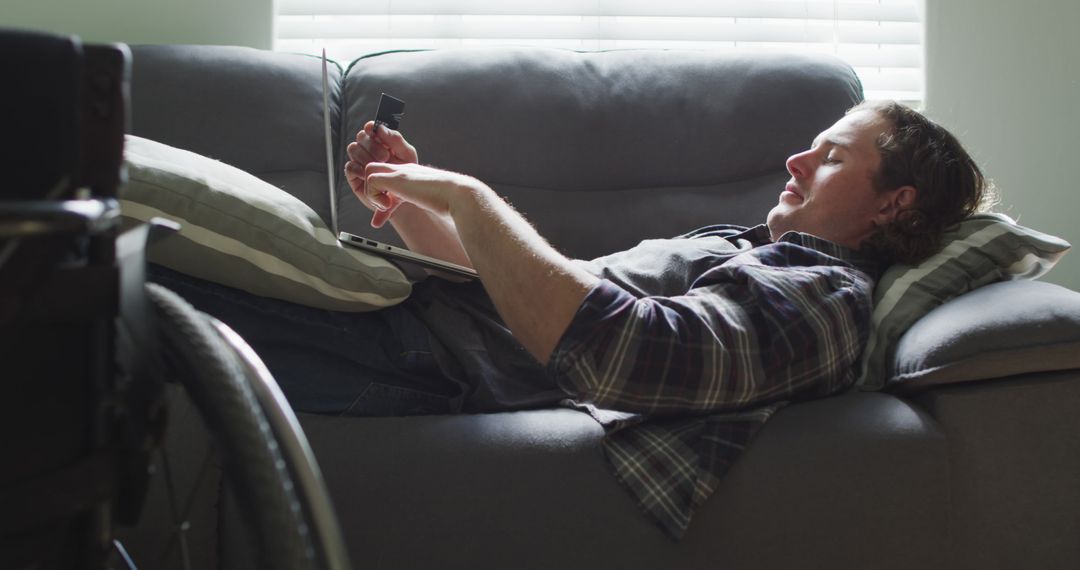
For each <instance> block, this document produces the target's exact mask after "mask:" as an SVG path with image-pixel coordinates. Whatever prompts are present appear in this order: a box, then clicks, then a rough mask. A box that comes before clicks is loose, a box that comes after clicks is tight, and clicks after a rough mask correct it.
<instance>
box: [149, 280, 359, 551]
mask: <svg viewBox="0 0 1080 570" xmlns="http://www.w3.org/2000/svg"><path fill="white" fill-rule="evenodd" d="M146 292H147V297H148V298H149V300H150V302H151V304H152V305H153V306H154V308H155V313H156V321H157V328H158V332H159V337H160V342H161V354H162V360H163V363H162V364H163V365H164V368H165V370H166V374H167V376H168V377H170V378H172V379H175V380H176V381H177V382H178V383H179V384H181V385H183V386H184V388H185V389H186V391H187V393H188V395H189V397H190V398H191V401H192V402H193V404H194V406H195V408H196V409H197V410H198V411H199V414H200V415H201V416H202V419H203V422H204V423H205V424H206V427H207V429H208V430H209V432H210V434H211V436H212V437H213V438H214V440H215V442H216V445H217V447H218V449H219V451H220V455H221V460H222V463H223V467H224V471H225V473H226V477H227V481H228V482H229V484H230V485H231V488H232V490H233V493H234V495H235V497H236V500H237V504H238V506H239V510H240V513H241V516H242V517H243V519H244V522H245V523H246V525H247V527H248V528H249V529H251V530H252V532H251V536H252V538H253V540H254V542H255V543H254V544H253V545H252V546H253V547H254V551H255V553H256V556H257V558H258V567H259V568H267V569H278V568H280V569H290V570H291V569H308V568H311V569H314V568H328V569H332V570H338V569H342V570H344V569H346V568H349V567H350V566H349V562H348V559H347V555H346V552H345V547H344V541H343V540H342V537H341V531H340V528H339V527H338V525H337V519H336V517H335V516H334V513H333V510H332V507H331V504H330V500H329V497H328V495H327V492H326V487H325V485H324V484H323V481H322V477H321V474H320V473H319V471H318V466H317V463H316V462H315V460H314V455H313V454H312V452H311V449H310V447H309V446H308V444H307V440H306V438H305V437H304V435H303V431H302V430H300V428H299V423H298V421H297V420H296V417H295V416H294V415H293V413H292V411H291V408H289V406H288V404H287V403H286V402H285V399H284V396H283V395H282V394H281V391H280V389H279V388H278V387H277V384H276V383H275V382H274V380H273V378H272V377H271V376H270V374H269V372H267V371H266V368H265V366H263V364H262V362H261V361H260V360H259V359H258V357H257V356H256V355H255V353H254V351H252V350H251V348H250V347H248V346H247V344H246V343H244V342H243V340H242V339H240V337H239V336H238V335H236V334H235V333H234V332H232V331H231V330H230V329H228V327H226V326H225V325H224V324H222V323H220V322H217V321H215V320H214V319H212V318H210V317H208V316H207V315H205V314H203V313H200V312H199V311H197V310H196V309H194V308H193V307H192V306H191V305H190V304H188V303H187V302H186V301H184V300H183V299H182V298H180V297H179V296H178V295H176V294H175V293H173V292H171V291H169V290H168V289H165V288H164V287H161V286H159V285H156V284H153V283H148V284H146Z"/></svg>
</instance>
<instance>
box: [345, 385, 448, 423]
mask: <svg viewBox="0 0 1080 570" xmlns="http://www.w3.org/2000/svg"><path fill="white" fill-rule="evenodd" d="M450 401H451V397H450V396H445V395H442V394H434V393H431V392H425V391H422V390H416V389H413V388H403V387H401V386H394V385H391V384H380V383H378V382H372V383H371V384H368V386H367V387H366V388H364V391H363V392H361V393H360V395H359V396H357V397H356V399H355V400H353V402H352V404H350V405H349V407H348V408H347V409H346V410H345V411H344V412H342V415H345V416H422V415H433V414H448V413H450V411H451V407H450Z"/></svg>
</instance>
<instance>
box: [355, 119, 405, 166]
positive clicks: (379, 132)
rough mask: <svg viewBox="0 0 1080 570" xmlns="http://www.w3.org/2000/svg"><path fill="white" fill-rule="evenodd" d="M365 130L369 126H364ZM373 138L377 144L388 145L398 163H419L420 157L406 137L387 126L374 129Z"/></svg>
mask: <svg viewBox="0 0 1080 570" xmlns="http://www.w3.org/2000/svg"><path fill="white" fill-rule="evenodd" d="M364 127H365V129H366V128H367V125H364ZM373 136H374V137H375V140H376V141H377V142H380V143H382V144H384V145H386V147H387V148H389V149H390V152H391V154H393V155H394V157H395V158H396V159H397V162H417V161H418V155H417V153H416V147H414V146H413V145H411V144H409V142H408V141H406V140H405V137H403V136H401V133H400V132H398V131H395V130H392V129H388V128H386V125H379V126H378V127H377V128H374V129H373Z"/></svg>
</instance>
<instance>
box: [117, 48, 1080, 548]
mask: <svg viewBox="0 0 1080 570" xmlns="http://www.w3.org/2000/svg"><path fill="white" fill-rule="evenodd" d="M132 53H133V62H134V65H133V72H132V88H131V101H132V121H131V132H132V133H133V134H135V135H138V136H141V137H145V138H149V139H153V140H156V141H160V142H162V143H166V144H169V145H173V146H176V147H180V148H183V149H187V150H190V151H193V152H197V153H199V154H202V155H206V156H209V157H213V158H216V159H218V160H221V161H224V162H226V163H228V164H231V165H233V166H236V167H238V168H241V169H243V170H245V171H247V172H250V173H252V174H254V175H256V176H258V177H259V178H261V179H263V180H265V181H267V182H270V183H272V184H274V185H276V186H278V187H280V188H282V189H284V190H285V191H287V192H289V193H290V194H292V195H293V196H296V197H298V198H300V199H301V200H303V201H304V202H305V203H307V204H308V205H309V206H311V207H312V208H313V209H314V210H315V211H316V212H318V213H319V214H320V215H321V216H322V217H323V219H324V220H326V221H327V223H329V221H330V211H331V205H330V197H329V195H328V190H327V186H328V185H327V179H326V174H325V173H326V157H325V151H324V143H323V138H322V137H323V130H322V122H323V116H322V83H321V66H320V61H319V59H318V58H317V57H311V56H305V55H298V54H287V53H275V52H269V51H261V50H255V49H248V48H239V47H222V46H134V47H133V48H132ZM329 79H330V93H329V95H330V106H331V117H332V124H333V141H334V146H335V149H334V160H335V170H334V172H335V173H340V172H341V161H342V157H343V156H344V150H343V149H344V145H345V144H347V143H348V142H349V141H350V140H351V138H352V136H353V134H355V132H356V131H357V129H358V128H359V126H360V125H361V124H362V123H363V121H366V120H369V119H370V118H372V115H373V114H374V109H375V106H376V102H377V100H378V97H379V94H380V93H383V92H385V93H389V94H392V95H395V96H397V97H400V98H402V99H404V100H405V101H406V102H407V109H406V116H405V119H404V121H403V123H402V131H403V132H404V134H405V135H406V136H407V138H408V139H409V140H410V141H411V142H412V143H414V144H415V145H416V146H417V147H418V149H419V150H420V158H421V161H422V162H424V163H428V164H433V165H436V166H439V167H443V168H448V169H452V170H457V171H460V172H465V173H468V174H471V175H474V176H476V177H478V178H480V179H481V180H484V181H486V182H487V183H488V184H489V185H491V186H492V187H493V188H494V189H495V190H497V191H498V192H499V193H500V194H502V195H504V196H506V197H507V199H508V200H510V201H511V202H512V204H513V205H514V206H515V207H516V208H517V209H518V210H520V211H521V212H523V213H524V214H525V216H526V217H527V218H528V219H529V220H531V221H532V222H533V223H534V224H535V226H536V227H537V228H538V230H539V231H540V233H541V234H542V235H544V236H545V237H547V238H548V239H549V240H550V241H551V242H552V243H553V244H554V245H555V246H556V247H557V248H559V249H560V250H561V251H563V252H564V253H565V254H567V255H568V256H571V257H577V258H590V257H595V256H599V255H602V254H605V253H609V252H613V251H617V250H620V249H624V248H627V247H630V246H633V245H634V244H636V243H637V242H638V241H640V240H643V239H648V238H658V237H670V236H673V235H677V234H680V233H683V232H685V231H688V230H691V229H693V228H696V227H700V226H704V225H708V224H713V223H732V224H741V225H754V224H757V223H760V222H762V221H763V220H764V216H765V213H766V212H767V211H768V210H769V208H770V207H771V206H772V205H774V204H775V203H776V199H777V194H778V191H779V189H780V188H782V185H783V182H784V181H785V180H786V179H787V178H788V176H789V175H788V174H787V172H786V170H785V167H784V162H785V159H786V158H787V157H788V156H789V155H791V154H793V153H794V152H796V151H798V150H801V149H803V148H805V147H806V146H807V145H808V144H809V143H810V141H811V140H812V139H813V138H814V136H815V135H816V134H817V133H818V132H820V131H821V130H823V129H825V128H826V127H828V126H829V125H830V124H831V123H832V122H833V121H835V120H836V119H837V118H838V117H840V116H841V115H842V114H843V112H844V111H845V109H847V108H848V107H850V106H851V105H853V104H855V103H856V102H858V101H859V100H860V99H861V97H862V88H861V85H860V83H859V81H858V79H857V77H856V76H855V74H854V73H853V71H852V70H851V68H850V67H848V66H847V65H846V64H844V63H842V62H840V61H838V60H835V59H833V58H831V57H827V56H818V55H805V54H803V55H780V54H775V55H753V56H746V55H729V54H720V53H709V52H692V51H661V50H628V51H612V52H595V53H577V52H569V51H561V50H549V49H540V48H488V49H479V48H478V49H463V50H446V51H419V52H390V53H378V54H371V55H367V56H364V57H362V58H360V59H357V60H355V61H353V62H350V63H347V64H344V65H343V66H342V65H331V66H330V78H329ZM336 176H337V196H335V197H334V200H335V202H336V203H335V206H336V209H337V211H338V217H339V223H340V229H342V230H345V231H351V232H353V233H359V234H362V235H368V236H371V237H373V238H375V239H380V240H383V241H387V242H390V243H399V244H400V241H399V240H397V238H396V236H394V235H393V233H392V231H391V230H389V229H388V228H384V229H381V230H373V229H371V228H370V227H369V226H368V224H367V220H368V219H369V217H370V214H369V213H368V212H367V211H366V210H365V209H363V207H362V206H360V205H359V204H358V203H357V202H356V200H355V198H354V197H353V196H352V195H351V193H350V191H349V189H348V187H347V185H346V184H345V182H344V180H343V178H342V177H341V176H340V174H337V175H336ZM1077 323H1080V294H1078V293H1076V292H1073V291H1070V290H1068V289H1065V288H1062V287H1059V286H1056V285H1052V284H1049V283H1044V282H1039V281H1025V280H1021V281H1009V282H1001V283H995V284H991V285H987V286H985V287H980V288H978V289H976V290H974V291H972V292H970V293H967V294H964V295H961V296H959V297H957V298H955V299H952V300H949V301H948V302H945V303H944V304H942V305H941V306H940V307H938V308H936V309H935V310H933V311H931V312H930V313H929V314H927V315H926V316H925V317H923V318H922V319H920V320H919V321H918V322H917V323H916V325H915V326H913V327H912V328H911V329H910V330H909V331H908V332H907V334H906V335H905V336H903V337H902V338H901V339H900V342H899V344H898V345H897V347H896V351H895V356H894V362H891V363H890V365H889V366H888V367H887V370H886V372H885V373H886V374H887V375H890V376H891V375H893V374H895V369H896V367H897V366H899V364H896V363H907V365H909V366H910V365H912V364H911V363H916V364H915V366H922V367H927V368H933V369H934V370H935V371H936V376H935V380H934V381H933V382H922V383H905V382H887V383H886V382H882V383H883V384H884V387H883V388H882V389H875V390H869V389H860V388H854V389H852V390H850V391H847V392H845V393H843V394H840V395H837V396H834V397H829V398H825V399H821V400H815V401H809V402H802V403H799V404H796V405H792V406H789V407H786V408H784V409H782V410H781V411H779V412H778V413H777V414H776V416H775V417H774V418H773V419H771V420H770V421H769V422H768V423H767V424H766V425H765V427H764V428H763V429H762V431H761V432H760V434H759V435H758V436H756V438H755V439H754V441H753V442H752V444H751V445H750V447H749V449H748V450H747V451H746V452H745V453H744V454H743V455H742V456H741V457H740V459H739V460H738V461H737V462H736V463H735V464H734V465H733V467H732V468H731V469H730V470H729V472H728V473H727V474H726V475H725V476H724V477H723V479H722V481H721V483H720V487H719V489H718V490H717V492H716V493H715V494H714V495H713V496H712V497H711V498H709V499H708V501H707V502H706V503H705V504H704V505H703V506H702V507H701V508H700V509H699V511H698V512H697V513H696V515H695V517H694V520H693V521H692V522H691V525H690V527H689V530H688V531H687V533H686V534H685V536H684V537H683V538H682V539H681V540H679V541H675V540H672V539H671V538H669V537H668V536H667V535H665V534H664V533H663V532H662V531H661V530H660V529H659V528H658V527H657V526H656V525H655V524H654V523H653V522H652V521H650V520H649V519H647V518H646V517H645V516H644V515H643V514H642V513H641V512H640V511H639V510H638V508H637V506H636V505H635V503H634V501H633V499H632V498H631V496H630V495H629V494H628V493H627V492H626V491H624V489H623V488H622V487H621V486H620V484H619V483H618V482H617V480H616V479H615V478H614V477H613V475H612V473H611V471H610V469H609V468H608V466H607V464H606V460H605V458H604V456H603V452H602V450H601V446H600V443H601V440H602V438H603V430H602V429H601V426H600V425H599V424H597V423H596V421H594V420H593V419H592V418H591V417H590V416H589V415H587V414H584V413H581V412H578V411H575V410H571V409H561V408H556V409H543V410H529V411H518V412H507V413H496V414H478V415H460V416H418V417H389V418H355V417H331V416H320V415H314V414H300V419H301V423H302V425H303V427H304V430H305V432H306V435H307V437H308V439H309V440H310V442H311V445H312V447H313V449H314V451H315V455H316V457H317V458H318V461H319V465H320V468H321V470H322V473H323V476H324V478H325V480H326V483H327V486H328V489H329V492H330V496H331V498H332V500H333V504H334V508H335V510H336V513H337V517H338V519H339V521H340V525H341V528H342V531H343V534H344V536H345V539H346V543H347V546H348V550H349V554H350V557H351V559H352V563H353V565H354V566H355V567H356V568H386V569H412V568H443V569H454V568H470V569H471V568H627V569H629V568H706V567H708V568H713V567H718V566H719V567H728V568H762V569H767V568H792V567H813V568H852V569H854V568H882V569H883V568H905V569H906V568H924V569H931V568H942V569H944V568H949V569H958V568H979V569H990V568H1003V569H1004V568H1077V567H1080V541H1078V540H1077V539H1076V537H1078V536H1080V485H1078V484H1077V482H1078V481H1080V326H1078V325H1077ZM980 363H982V364H980ZM987 363H989V364H987ZM171 406H172V408H171V410H172V413H171V415H170V424H169V428H168V432H167V434H166V439H165V442H164V445H165V449H166V450H167V451H168V453H169V456H168V458H169V463H170V466H171V469H172V471H173V472H174V480H175V481H174V482H175V485H176V486H177V487H178V488H179V489H180V491H179V493H180V496H181V497H183V498H186V501H185V502H184V505H185V507H184V513H183V514H184V518H186V519H187V520H188V521H189V523H190V525H189V526H188V527H186V528H187V530H186V532H185V541H186V542H187V543H188V544H189V545H190V548H191V550H190V556H191V557H192V558H191V560H192V567H199V568H214V567H220V568H229V569H235V568H245V567H253V562H252V554H253V553H252V552H251V548H250V547H249V546H248V542H247V540H246V530H245V528H244V525H243V524H242V522H241V518H240V517H239V516H238V513H237V510H236V507H235V503H234V502H233V501H232V499H231V498H230V491H229V489H228V486H226V485H220V484H219V483H220V481H221V473H220V469H219V467H218V466H217V465H218V464H217V463H216V462H214V461H211V462H210V464H209V467H206V465H205V464H204V462H202V461H201V460H200V459H199V458H200V457H203V456H204V454H205V452H206V450H207V449H210V448H211V447H212V445H211V444H210V443H208V440H207V438H206V434H205V429H204V428H202V427H201V426H200V425H199V421H198V415H197V414H196V413H195V412H194V411H193V410H192V408H191V405H190V404H189V403H187V402H186V401H185V399H184V397H183V394H182V393H181V392H180V391H179V390H176V391H175V393H174V395H173V401H172V402H171ZM162 479H163V478H161V477H158V478H157V480H156V481H155V483H154V485H153V486H152V488H151V491H150V494H149V496H148V502H147V505H146V507H145V510H144V513H143V517H142V519H141V523H140V525H139V526H138V527H136V528H133V529H126V530H125V531H124V533H123V535H122V536H123V537H124V539H125V541H126V544H127V545H128V548H129V550H130V551H131V552H132V555H133V557H135V559H136V562H138V561H139V558H140V557H141V558H142V559H143V560H144V561H147V562H146V564H147V565H148V567H162V568H168V567H180V566H179V557H178V556H177V555H176V552H175V550H176V544H177V543H178V541H177V540H176V537H175V536H171V535H170V534H169V532H168V531H169V528H170V527H171V525H172V524H173V520H172V519H173V518H175V516H174V515H173V514H171V511H170V507H169V506H168V504H167V503H168V501H167V500H166V499H165V498H164V497H165V491H164V489H165V485H164V482H163V481H162Z"/></svg>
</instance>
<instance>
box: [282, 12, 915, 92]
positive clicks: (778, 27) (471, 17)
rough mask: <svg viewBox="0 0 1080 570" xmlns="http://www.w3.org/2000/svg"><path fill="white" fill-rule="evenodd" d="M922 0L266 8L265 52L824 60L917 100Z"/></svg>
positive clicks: (343, 57)
mask: <svg viewBox="0 0 1080 570" xmlns="http://www.w3.org/2000/svg"><path fill="white" fill-rule="evenodd" d="M923 1H924V0H802V1H796V0H534V1H522V0H277V6H278V14H277V18H276V21H275V38H276V40H275V47H276V49H278V50H283V51H297V52H309V53H317V52H318V51H320V50H321V49H322V48H323V47H325V48H326V49H327V53H328V55H329V56H330V57H333V58H334V59H337V60H339V61H348V60H351V59H353V58H356V57H358V56H360V55H363V54H365V53H372V52H377V51H383V50H391V49H415V48H441V47H456V46H477V45H495V44H503V45H506V44H513V45H541V46H552V47H563V48H569V49H576V50H598V49H619V48H641V47H652V48H676V49H714V50H727V51H736V52H753V51H798V52H811V51H817V52H824V53H831V54H834V55H836V56H838V57H840V58H841V59H844V60H845V61H847V62H848V63H849V64H851V66H852V67H854V68H855V71H856V72H857V73H858V74H859V77H860V78H861V79H862V82H863V86H864V88H865V90H866V97H867V98H868V99H883V98H890V99H900V100H903V101H907V102H909V103H915V104H918V103H920V102H921V100H922V92H923V71H922V59H923V58H922V54H923V49H922V37H923V32H922V24H921V17H922V2H923Z"/></svg>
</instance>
